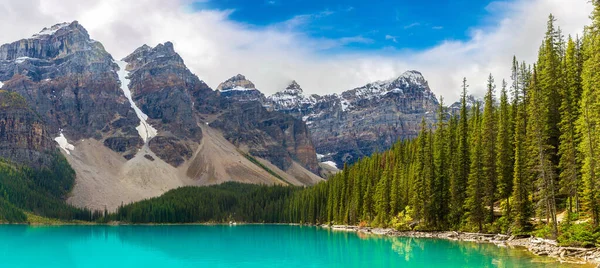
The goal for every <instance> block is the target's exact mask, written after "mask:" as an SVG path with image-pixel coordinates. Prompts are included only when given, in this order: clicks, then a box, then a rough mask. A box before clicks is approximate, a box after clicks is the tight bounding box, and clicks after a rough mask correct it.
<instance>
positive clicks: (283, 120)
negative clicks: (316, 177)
mask: <svg viewBox="0 0 600 268" xmlns="http://www.w3.org/2000/svg"><path fill="white" fill-rule="evenodd" d="M222 105H223V106H225V107H228V109H227V110H225V111H224V113H223V114H222V115H221V116H220V117H219V118H218V119H217V120H215V121H214V122H212V123H211V124H210V126H212V127H216V128H218V129H220V130H221V131H223V133H224V135H225V138H227V140H229V141H231V142H232V143H233V144H236V145H238V146H239V147H241V148H247V150H248V152H249V153H250V154H252V155H255V156H258V157H261V158H264V159H267V160H269V161H270V162H271V163H273V164H274V165H276V166H277V167H279V168H280V169H282V170H288V169H289V168H290V167H291V166H292V164H293V162H294V161H297V162H299V163H300V164H301V165H302V166H304V167H305V168H307V169H308V170H310V171H311V172H313V173H315V174H318V172H319V165H318V161H317V158H316V151H315V149H314V146H313V144H312V140H311V138H310V132H309V131H308V128H307V127H306V124H304V122H302V121H301V120H299V119H296V118H294V117H292V116H288V115H285V114H282V113H277V112H270V111H267V109H266V108H265V107H263V105H262V104H261V103H260V102H258V101H247V102H237V101H235V100H225V101H224V103H223V104H222Z"/></svg>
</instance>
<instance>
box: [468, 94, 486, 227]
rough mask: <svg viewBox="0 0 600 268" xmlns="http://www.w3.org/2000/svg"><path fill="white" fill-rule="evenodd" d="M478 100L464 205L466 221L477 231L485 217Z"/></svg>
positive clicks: (475, 109) (474, 114) (474, 111)
mask: <svg viewBox="0 0 600 268" xmlns="http://www.w3.org/2000/svg"><path fill="white" fill-rule="evenodd" d="M480 107H481V105H480V103H479V102H477V103H476V105H475V106H474V107H473V109H472V111H473V120H472V122H473V123H472V124H471V126H473V127H472V128H473V130H472V131H471V150H470V151H471V152H470V153H471V161H470V163H471V167H470V173H469V181H468V183H467V184H468V186H467V199H466V200H465V205H466V208H467V211H468V212H467V219H468V221H469V222H470V223H471V224H473V225H475V226H476V227H477V230H478V231H479V232H482V231H483V223H484V220H485V217H486V212H485V207H484V202H485V182H484V172H483V147H482V133H481V120H480V112H479V110H480V109H481V108H480Z"/></svg>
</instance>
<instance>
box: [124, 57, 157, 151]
mask: <svg viewBox="0 0 600 268" xmlns="http://www.w3.org/2000/svg"><path fill="white" fill-rule="evenodd" d="M115 63H116V64H117V65H119V71H118V72H117V75H118V76H119V80H121V90H123V93H124V94H125V97H127V100H129V103H130V104H131V108H133V110H134V111H135V114H136V115H137V117H138V118H139V119H140V125H139V126H137V127H136V128H135V129H137V131H138V133H139V135H140V137H142V139H143V140H144V143H146V142H148V141H149V140H150V139H152V138H153V137H154V136H156V134H157V131H156V129H155V128H153V127H152V126H151V125H150V123H148V122H147V121H146V120H148V115H146V114H145V113H144V112H142V110H141V109H140V108H139V107H138V106H137V105H136V104H135V102H134V101H133V98H132V97H131V91H130V90H129V79H128V78H127V76H128V75H129V72H127V71H126V70H125V67H127V62H124V61H115Z"/></svg>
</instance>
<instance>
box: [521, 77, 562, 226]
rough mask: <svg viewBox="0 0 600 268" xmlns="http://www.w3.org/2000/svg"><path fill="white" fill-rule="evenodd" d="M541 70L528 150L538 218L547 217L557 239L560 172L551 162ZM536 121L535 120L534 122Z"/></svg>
mask: <svg viewBox="0 0 600 268" xmlns="http://www.w3.org/2000/svg"><path fill="white" fill-rule="evenodd" d="M537 72H538V68H536V67H534V73H533V79H532V87H531V88H530V89H529V93H530V94H529V104H528V107H527V108H528V109H527V112H528V114H529V118H532V120H530V122H529V124H528V125H527V150H528V152H529V163H528V168H529V172H530V174H531V178H532V179H533V180H534V181H535V185H536V194H535V197H536V200H537V206H536V207H537V212H538V213H537V215H538V217H539V218H542V217H545V218H546V222H547V223H548V224H549V225H550V227H551V228H552V234H553V236H554V237H556V235H557V234H558V225H557V220H556V203H555V202H556V199H555V188H554V183H555V179H556V173H555V172H554V171H555V170H554V167H553V165H552V161H551V151H552V149H553V148H552V145H550V144H548V143H549V139H548V136H549V135H550V134H549V133H548V128H547V126H546V123H547V120H546V117H548V116H550V115H549V112H548V111H549V110H548V109H547V107H545V105H547V102H544V101H543V99H544V94H543V90H542V88H541V86H539V84H538V83H537V81H538V80H537ZM533 118H535V120H534V119H533Z"/></svg>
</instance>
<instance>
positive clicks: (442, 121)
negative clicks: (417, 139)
mask: <svg viewBox="0 0 600 268" xmlns="http://www.w3.org/2000/svg"><path fill="white" fill-rule="evenodd" d="M437 120H438V122H437V129H436V132H435V141H434V146H433V153H434V166H435V175H434V176H435V177H434V182H435V185H434V186H433V200H432V203H433V204H434V205H435V209H434V212H435V214H434V215H435V223H434V225H435V226H436V227H441V226H446V222H447V220H448V210H449V208H448V201H449V196H450V194H449V189H450V188H449V172H448V169H449V165H448V160H447V154H448V152H447V151H446V150H447V149H448V148H447V141H448V130H447V126H446V111H445V108H444V99H443V98H442V97H440V104H439V107H438V118H437Z"/></svg>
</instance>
